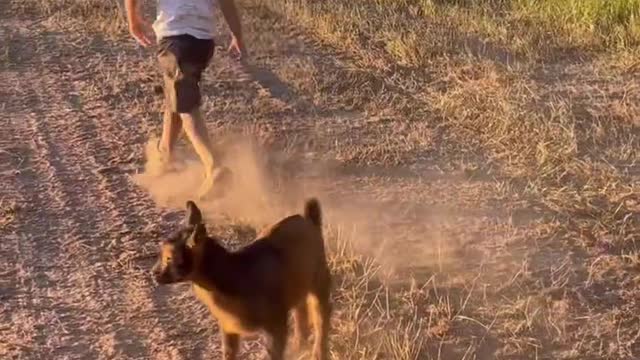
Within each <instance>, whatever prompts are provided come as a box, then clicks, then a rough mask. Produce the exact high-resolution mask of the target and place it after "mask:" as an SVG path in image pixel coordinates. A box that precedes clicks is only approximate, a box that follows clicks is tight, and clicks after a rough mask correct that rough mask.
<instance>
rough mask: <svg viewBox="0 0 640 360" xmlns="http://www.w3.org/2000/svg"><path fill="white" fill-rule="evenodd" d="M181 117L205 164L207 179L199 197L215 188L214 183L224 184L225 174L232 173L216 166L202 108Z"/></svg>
mask: <svg viewBox="0 0 640 360" xmlns="http://www.w3.org/2000/svg"><path fill="white" fill-rule="evenodd" d="M180 118H181V120H182V127H183V129H184V132H185V134H186V135H187V137H188V138H189V140H190V141H191V144H192V145H193V148H194V149H195V151H196V153H197V154H198V157H200V161H202V165H203V166H204V175H205V179H204V182H203V184H202V185H201V186H200V189H199V190H198V197H204V196H205V195H207V194H208V193H209V192H210V191H211V190H212V189H213V187H214V185H221V186H223V184H222V181H221V180H224V179H223V176H225V177H226V176H228V175H230V174H229V170H228V169H226V168H220V169H218V168H216V167H215V163H214V159H213V152H212V146H211V140H210V139H209V135H208V132H207V127H206V125H205V123H204V119H203V118H202V113H201V112H200V110H199V109H195V110H193V111H192V112H191V113H181V114H180ZM216 192H217V191H216Z"/></svg>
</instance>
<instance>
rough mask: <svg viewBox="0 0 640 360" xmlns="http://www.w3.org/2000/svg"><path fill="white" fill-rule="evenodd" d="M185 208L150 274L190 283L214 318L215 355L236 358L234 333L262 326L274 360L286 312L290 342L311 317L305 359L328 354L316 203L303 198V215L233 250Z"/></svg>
mask: <svg viewBox="0 0 640 360" xmlns="http://www.w3.org/2000/svg"><path fill="white" fill-rule="evenodd" d="M186 207H187V216H186V222H187V226H186V227H185V228H183V229H181V230H179V231H178V232H177V233H176V234H174V235H173V236H172V237H171V238H170V239H168V240H164V241H162V242H161V244H160V254H159V259H158V262H157V263H156V264H155V266H154V267H153V273H154V276H155V278H156V281H157V282H158V283H159V284H172V283H179V282H186V281H189V282H191V283H192V285H193V290H194V293H195V295H196V297H197V298H198V299H199V300H200V301H202V302H203V303H204V304H205V305H206V306H207V307H208V308H209V310H210V312H211V314H212V315H213V317H214V318H215V319H217V320H218V323H219V326H220V336H221V341H222V349H223V350H222V351H223V359H224V360H233V359H235V358H236V356H237V353H238V348H239V340H240V337H241V336H244V335H249V334H252V333H255V332H257V331H263V332H265V333H266V334H267V335H268V340H269V344H268V346H267V349H268V353H269V355H270V358H271V359H272V360H281V359H282V358H283V356H284V351H285V347H286V342H287V319H288V314H289V311H290V310H293V315H294V321H295V326H294V345H295V347H296V348H299V347H301V346H302V344H303V342H304V341H306V340H307V338H308V336H309V320H311V323H312V324H313V328H314V336H315V338H314V343H313V358H314V359H317V360H326V359H328V343H329V321H330V317H331V308H332V306H331V302H330V288H331V273H330V271H329V267H328V265H327V260H326V255H325V246H324V238H323V235H322V214H321V210H320V204H319V203H318V201H317V200H316V199H309V200H307V202H306V204H305V208H304V216H300V215H292V216H289V217H286V218H285V219H283V220H281V221H279V222H278V223H276V224H274V225H272V226H271V227H269V228H268V229H266V230H265V231H263V232H262V233H261V234H260V235H259V236H258V239H256V240H255V241H254V242H252V243H251V244H249V245H247V246H245V247H244V248H242V249H240V250H238V251H235V252H230V251H228V250H227V249H225V248H224V247H223V246H222V245H221V244H220V241H219V240H218V239H216V238H214V237H209V236H207V231H206V229H205V225H204V223H203V221H202V214H201V212H200V210H199V209H198V207H197V206H196V204H195V203H194V202H193V201H188V202H187V204H186Z"/></svg>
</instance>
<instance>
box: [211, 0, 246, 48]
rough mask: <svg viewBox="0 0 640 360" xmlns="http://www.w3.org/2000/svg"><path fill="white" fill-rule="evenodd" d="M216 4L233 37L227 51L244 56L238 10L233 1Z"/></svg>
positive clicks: (224, 0) (219, 1)
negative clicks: (218, 5)
mask: <svg viewBox="0 0 640 360" xmlns="http://www.w3.org/2000/svg"><path fill="white" fill-rule="evenodd" d="M218 4H220V10H221V11H222V15H223V16H224V19H225V21H226V22H227V25H229V30H231V34H232V35H233V36H232V38H231V45H230V46H229V50H231V51H235V52H237V53H238V55H239V56H242V55H245V53H246V50H245V48H244V41H243V38H242V25H241V24H240V17H239V16H238V9H237V8H236V4H235V2H234V0H218Z"/></svg>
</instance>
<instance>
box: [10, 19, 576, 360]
mask: <svg viewBox="0 0 640 360" xmlns="http://www.w3.org/2000/svg"><path fill="white" fill-rule="evenodd" d="M2 16H3V18H2V24H1V25H0V35H2V37H3V38H6V39H8V40H7V43H6V44H7V52H6V54H7V56H6V59H5V60H4V61H3V62H2V66H0V76H1V78H2V80H3V83H4V84H5V85H7V86H5V88H3V89H0V109H1V110H2V111H1V115H0V120H1V121H2V125H3V126H2V127H1V130H0V131H1V133H0V170H1V171H0V183H2V184H3V186H2V187H1V188H0V205H1V206H2V209H0V210H1V211H2V215H3V220H2V223H1V225H2V227H1V228H0V234H1V235H0V236H1V237H2V239H3V241H2V244H0V257H1V258H2V259H3V261H1V262H0V299H1V300H2V301H1V303H0V356H1V357H3V358H11V359H13V358H16V359H17V358H29V359H41V358H55V359H103V358H104V359H143V358H144V359H147V358H152V359H165V358H166V359H200V358H203V359H205V358H215V356H216V355H215V354H217V348H218V342H217V339H216V337H215V334H216V327H215V322H213V321H212V320H211V319H209V318H208V316H207V313H206V311H205V310H204V309H203V307H202V306H201V305H200V304H198V303H196V301H195V299H194V298H193V296H192V295H191V294H190V293H189V291H187V287H185V286H176V287H173V288H157V287H156V286H155V285H154V284H153V282H152V280H151V278H150V277H149V275H148V270H149V268H150V266H151V262H152V261H153V257H154V255H155V253H154V251H155V250H156V242H157V240H158V239H160V237H161V236H163V235H164V234H166V233H167V232H168V231H170V230H171V229H172V228H173V226H175V224H177V223H178V222H179V221H181V211H182V209H181V208H180V206H181V204H182V203H183V201H184V197H185V196H188V193H189V190H190V186H191V185H193V184H191V183H193V182H194V181H196V182H197V176H198V169H197V168H188V169H186V170H185V171H184V172H182V173H179V174H177V175H172V176H173V177H171V176H170V177H166V178H163V179H153V180H150V181H151V182H150V183H149V182H148V183H146V185H147V186H146V187H145V186H139V185H138V183H137V182H136V177H135V176H133V175H134V173H135V172H136V171H138V170H140V169H141V168H142V166H143V160H144V159H143V156H144V148H145V143H146V141H147V139H148V137H149V135H150V134H151V133H154V132H157V131H158V130H159V126H160V123H159V121H160V114H159V113H158V110H157V109H159V100H160V99H159V98H158V97H157V96H155V95H154V94H153V93H152V91H151V89H152V87H153V86H154V85H155V84H156V81H157V78H155V77H154V71H155V70H154V67H153V58H152V56H150V54H148V53H144V52H142V51H138V50H137V49H135V48H134V47H133V46H132V44H131V43H126V42H124V41H120V42H114V41H112V40H109V39H107V38H105V37H102V36H99V35H97V34H92V35H91V36H90V37H89V38H87V36H86V34H75V35H74V34H73V33H69V32H66V33H65V32H63V31H62V30H61V29H63V28H64V26H62V25H60V24H59V23H55V22H52V21H45V20H42V19H39V20H37V21H34V20H33V19H29V18H24V17H20V16H18V15H15V14H13V15H12V13H11V12H5V11H3V15H2ZM246 19H247V27H248V31H247V33H248V34H250V35H249V36H250V39H249V43H250V44H252V47H253V52H254V54H255V57H254V59H253V63H254V65H255V68H253V69H241V68H239V67H238V65H237V64H233V63H232V62H231V61H230V60H229V59H228V58H227V57H226V56H225V55H217V57H216V60H215V63H214V66H212V68H210V70H209V71H208V72H207V74H206V75H205V84H204V88H205V94H207V95H206V96H205V110H206V113H207V116H208V118H209V119H210V124H209V125H210V129H211V131H212V132H216V133H218V134H219V133H221V130H222V129H223V128H224V129H225V130H236V131H243V132H245V133H247V134H249V135H251V136H253V137H257V138H259V139H260V140H261V141H262V146H263V147H262V148H261V149H269V150H271V152H266V151H265V150H262V151H263V153H265V154H266V156H264V157H263V158H260V157H255V154H254V153H252V152H249V151H246V150H247V149H246V148H242V147H240V148H227V149H226V150H227V152H228V153H229V154H227V160H226V161H228V162H229V163H230V165H231V166H232V168H235V170H236V172H237V173H239V174H242V175H241V179H240V182H241V183H242V186H245V188H243V190H242V191H241V192H242V194H243V196H241V197H236V198H233V199H232V200H231V201H230V203H227V204H223V205H215V204H209V205H207V207H206V208H207V209H209V210H210V213H209V214H208V216H209V217H211V218H212V219H215V220H212V221H221V219H222V220H224V219H225V218H224V217H223V216H222V215H221V214H218V211H217V210H221V211H220V213H223V212H224V213H226V215H227V218H226V220H225V221H226V222H224V223H217V224H215V229H216V231H220V232H221V233H222V234H224V235H228V236H229V237H230V238H231V240H232V241H234V240H235V241H236V243H237V242H242V241H245V240H247V239H248V238H250V237H251V234H252V231H253V230H252V229H250V230H249V231H246V229H245V227H246V224H249V225H256V224H260V223H263V222H268V221H272V220H275V219H277V217H278V216H280V215H281V214H284V213H286V212H290V211H294V210H297V207H299V206H300V204H301V202H300V201H301V198H302V197H306V196H309V195H311V194H313V195H316V196H320V197H321V199H322V200H323V202H324V204H325V205H324V206H325V209H326V210H325V211H326V213H327V216H328V219H329V224H330V228H331V230H330V231H331V234H335V233H336V232H337V233H338V234H340V231H353V232H354V235H349V236H346V235H344V234H342V235H340V236H342V237H343V238H346V239H348V240H349V241H351V242H352V243H353V244H355V247H356V249H357V251H359V252H361V253H363V254H366V255H367V256H370V257H373V258H374V259H377V260H378V262H379V263H382V264H383V265H384V268H385V269H393V270H396V274H402V276H403V277H404V279H405V280H408V279H409V278H410V277H413V278H415V279H417V281H418V282H419V283H420V284H419V286H420V287H421V289H422V290H421V291H423V292H424V293H420V294H422V295H416V296H417V298H416V299H418V300H419V301H418V302H422V303H423V304H412V306H411V307H410V308H411V309H412V311H420V312H422V313H421V314H420V316H422V317H424V318H428V317H429V316H431V317H435V319H436V320H433V321H432V320H431V319H430V320H429V322H428V326H430V328H429V329H427V330H429V331H431V330H432V329H436V328H438V327H442V328H445V330H444V331H445V332H446V329H449V328H454V329H455V330H456V332H457V336H455V337H451V338H447V339H444V338H438V337H437V336H434V337H433V338H430V343H431V345H429V346H427V349H429V354H431V355H434V354H441V355H442V354H444V355H447V354H449V355H450V356H454V357H455V358H466V356H469V355H467V354H475V355H476V356H477V358H483V359H488V358H494V357H499V355H500V353H498V352H497V351H498V349H502V350H501V351H502V355H504V356H505V357H509V356H515V358H517V356H518V355H519V354H520V355H521V354H523V353H526V354H529V355H527V357H530V356H531V355H530V354H533V353H534V352H535V354H537V353H538V351H539V352H540V353H542V354H543V355H544V354H547V355H549V354H553V351H554V350H553V349H552V348H551V347H549V348H547V347H546V346H547V345H548V344H551V343H552V339H553V337H554V332H553V331H554V330H549V329H548V328H549V327H550V325H549V321H552V320H553V315H554V311H561V310H562V309H560V310H558V309H556V308H553V306H562V304H561V302H562V301H564V298H557V299H556V300H557V301H556V302H554V303H552V304H546V305H544V306H542V305H541V306H539V307H538V309H540V310H539V311H542V312H544V316H543V320H539V321H540V324H538V323H535V324H534V323H531V322H530V320H529V316H530V315H531V311H532V310H531V308H530V303H528V302H527V303H525V301H527V300H525V299H524V297H525V295H529V294H531V293H534V292H536V291H538V290H539V289H540V288H544V287H548V286H549V284H546V283H545V282H547V281H550V280H549V279H550V278H551V281H552V282H556V281H557V282H562V281H565V280H566V278H567V277H570V276H573V275H572V274H574V273H577V271H576V270H575V264H574V262H575V259H574V256H575V254H571V253H567V252H564V251H556V250H557V249H556V248H550V247H545V246H544V245H540V246H532V244H531V242H528V241H527V240H528V239H530V238H532V237H535V238H536V239H538V238H540V239H541V238H544V231H545V223H544V222H543V221H541V219H542V218H543V217H544V214H542V213H539V212H538V211H537V210H536V209H532V208H530V207H528V206H527V204H526V202H525V201H524V200H523V198H522V197H521V196H520V195H519V194H517V193H516V192H515V191H514V190H513V189H511V188H510V187H509V186H508V185H507V184H506V182H504V181H502V180H501V179H500V178H499V177H498V176H486V175H485V176H480V175H476V174H472V173H469V172H468V171H465V169H464V166H462V167H461V166H460V161H461V160H460V158H459V157H457V156H456V154H452V153H447V151H448V150H449V149H455V148H456V146H458V145H457V144H455V143H454V142H453V141H452V140H449V139H448V138H447V137H446V136H445V135H446V134H444V133H443V130H442V129H440V128H439V127H438V126H437V124H435V123H429V122H425V123H421V124H416V123H403V122H401V121H400V120H398V115H397V114H394V113H393V111H392V110H393V109H390V112H389V113H388V114H385V113H380V112H377V113H372V112H371V109H368V108H367V106H366V105H363V104H366V103H367V101H369V100H370V99H378V97H385V96H389V97H392V96H397V97H398V98H399V99H400V98H402V96H404V95H403V94H402V91H401V90H399V89H389V88H386V87H385V86H384V85H382V87H381V88H377V89H374V88H372V87H371V86H376V82H375V79H373V80H371V81H369V82H367V81H365V82H362V78H363V77H362V76H360V75H354V76H353V77H351V78H349V77H347V78H345V79H343V80H344V81H343V82H342V83H336V84H335V85H330V84H331V83H330V82H331V81H333V80H335V77H336V76H340V75H345V74H347V76H349V75H348V74H351V73H352V72H354V73H357V72H358V71H360V70H358V69H355V65H354V64H352V63H350V61H349V59H348V58H345V57H343V56H342V55H340V54H335V53H331V51H330V50H327V49H323V48H320V47H315V46H313V45H311V43H310V40H309V39H308V38H305V36H304V34H300V33H298V32H297V31H295V30H292V29H291V28H290V27H288V24H287V23H286V22H285V21H283V20H282V19H278V18H277V17H276V16H275V15H273V14H270V15H269V14H267V15H265V13H264V12H262V10H260V9H256V8H253V9H248V11H247V13H246ZM123 39H128V38H127V37H126V36H122V37H121V40H123ZM358 74H360V73H358ZM331 86H333V87H335V88H333V87H331ZM338 87H350V88H361V89H363V91H362V92H361V93H360V94H364V95H357V96H356V95H354V93H350V92H348V91H347V92H344V91H343V92H341V90H340V89H339V88H338ZM385 92H386V93H385ZM360 96H362V97H360ZM368 99H369V100H368ZM371 101H373V100H371ZM401 101H402V100H398V103H400V102H401ZM400 107H401V106H400ZM233 149H236V150H238V149H240V150H238V151H237V152H234V150H233ZM303 154H305V155H307V158H304V159H303V156H302V155H303ZM367 159H369V160H371V161H372V162H374V163H377V164H379V163H388V164H389V166H385V167H381V166H374V165H367ZM263 160H264V161H265V163H262V162H261V161H263ZM482 161H483V158H482V154H478V156H477V158H466V159H464V162H465V166H466V167H469V168H473V167H474V165H477V164H480V163H481V162H482ZM265 164H266V165H265ZM398 164H400V165H398ZM280 177H284V178H286V182H285V183H284V187H285V189H286V190H289V191H290V194H289V195H288V196H280V195H278V196H271V195H269V194H265V192H269V191H271V189H276V188H278V186H277V181H275V179H277V178H280ZM292 178H293V179H294V181H291V179H292ZM294 185H296V186H297V188H296V189H294ZM279 189H280V190H282V184H280V188H279ZM294 190H295V191H294ZM185 194H186V195H185ZM236 195H237V194H236ZM267 195H268V196H267ZM264 198H268V199H266V200H267V201H264V202H263V201H262V200H264ZM154 200H155V201H154ZM234 201H235V204H234ZM284 201H286V202H284ZM274 202H275V203H274ZM276 203H277V204H276ZM276 205H277V207H278V208H277V209H275V208H273V206H276ZM218 215H220V216H218ZM228 217H231V219H230V220H229V218H228ZM250 227H251V226H250ZM563 250H566V249H563ZM336 261H337V262H338V260H336ZM547 273H548V274H551V275H547ZM403 282H409V281H403ZM542 283H545V284H542ZM541 284H542V285H541ZM552 285H553V284H552ZM425 288H426V289H427V290H424V289H425ZM430 288H433V290H429V289H430ZM387 291H388V290H387ZM411 291H414V290H411ZM403 294H404V293H403ZM434 294H435V295H434ZM367 295H368V293H362V294H360V293H356V296H355V298H354V299H349V294H346V293H341V294H338V295H336V296H337V298H338V301H339V302H340V304H341V306H340V307H339V309H340V310H339V311H338V315H337V316H338V317H341V316H342V318H341V319H338V320H337V322H338V324H339V325H338V326H344V327H343V328H342V329H341V330H340V331H344V332H345V333H348V332H349V331H350V330H349V329H348V328H347V325H349V326H351V325H353V324H351V323H349V321H350V320H348V319H351V317H352V314H349V313H348V312H349V307H348V306H349V304H351V303H357V302H358V301H360V299H359V298H360V297H362V298H366V297H367ZM472 295H473V296H472ZM429 296H432V297H429ZM401 297H402V296H401V295H399V298H398V299H397V301H398V304H400V305H399V308H398V309H399V310H398V311H399V312H401V311H402V309H404V308H405V307H406V306H405V305H406V304H405V305H402V304H403V301H404V300H403V299H402V298H401ZM412 299H413V298H412ZM405 300H406V299H405ZM377 301H379V300H375V301H374V302H373V303H372V304H378V302H377ZM394 301H395V300H394ZM407 301H409V300H407ZM411 301H413V300H411ZM427 303H431V305H430V306H427V305H426V304H427ZM434 303H435V305H433V304H434ZM503 304H508V305H510V308H509V309H511V310H512V311H513V312H512V313H500V312H499V311H498V310H499V309H500V307H501V306H502V305H503ZM386 305H387V307H388V306H389V294H388V293H387V304H386ZM423 305H424V306H423ZM403 306H405V307H403ZM373 307H374V305H370V309H369V310H368V311H372V310H371V309H372V308H373ZM434 309H435V310H434ZM549 309H551V310H549ZM367 314H368V313H367ZM386 314H387V315H386V316H387V317H388V316H389V310H388V309H387V312H386ZM438 316H442V318H446V319H447V321H449V322H451V323H450V324H449V323H448V322H445V323H442V322H441V321H439V320H437V318H438ZM409 317H411V316H409ZM567 321H568V320H567ZM510 323H513V324H514V325H512V326H511V325H508V324H510ZM434 324H435V325H434ZM478 324H479V325H478ZM496 324H501V325H500V326H498V325H496ZM572 324H573V323H570V322H567V323H565V324H563V325H560V326H565V327H570V326H573V325H572ZM494 325H495V327H496V329H495V331H493V330H492V327H493V326H494ZM355 326H356V327H357V326H358V325H357V324H356V325H355ZM541 329H546V330H547V331H541ZM434 331H436V330H434ZM341 334H342V333H341ZM430 334H431V333H430ZM430 336H431V335H430ZM337 337H338V335H336V338H337ZM336 341H337V344H338V345H336V349H337V350H336V355H335V358H340V359H342V358H347V357H345V356H346V355H345V354H344V353H342V354H341V353H340V352H339V351H340V350H339V347H340V346H344V347H346V346H347V345H348V344H352V342H351V341H353V339H346V340H345V339H337V340H336ZM355 342H356V345H355V346H364V345H358V344H357V342H358V341H357V340H355ZM565 347H566V346H565ZM565 347H563V345H559V346H556V347H555V348H554V349H555V350H557V351H561V350H564V349H565ZM259 349H260V342H259V341H258V340H257V339H256V340H255V341H251V342H249V343H247V344H245V345H244V350H243V354H244V355H243V356H244V358H251V359H253V358H255V357H256V354H257V353H258V350H259ZM531 349H534V350H535V351H534V350H531ZM514 354H515V355H514ZM350 356H353V357H354V358H355V357H356V356H357V355H350ZM360 356H363V358H367V354H366V353H364V355H360ZM434 356H435V355H434ZM536 356H537V355H536ZM349 358H351V357H349Z"/></svg>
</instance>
